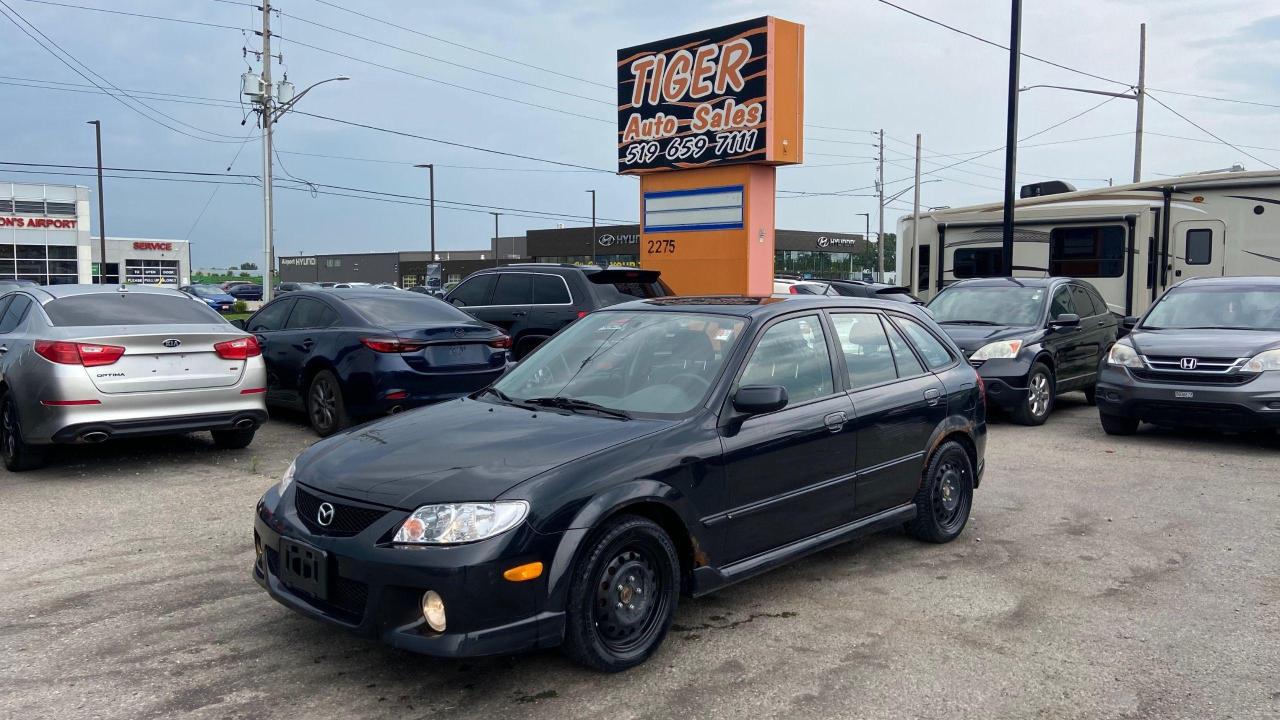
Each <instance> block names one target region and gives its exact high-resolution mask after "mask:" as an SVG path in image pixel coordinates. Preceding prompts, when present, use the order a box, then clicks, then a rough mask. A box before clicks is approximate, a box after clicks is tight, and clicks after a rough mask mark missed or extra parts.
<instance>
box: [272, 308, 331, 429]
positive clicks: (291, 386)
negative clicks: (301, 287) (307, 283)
mask: <svg viewBox="0 0 1280 720" xmlns="http://www.w3.org/2000/svg"><path fill="white" fill-rule="evenodd" d="M337 322H338V313H337V312H336V311H335V310H333V308H331V307H329V305H328V303H326V302H324V301H321V300H318V299H316V298H307V297H300V298H297V300H295V302H294V305H293V310H292V311H291V312H290V313H289V318H288V319H287V320H286V321H285V324H284V327H283V328H282V329H281V330H280V331H279V332H277V333H276V334H275V337H274V338H273V339H272V341H273V344H274V345H273V348H272V349H273V350H274V351H275V356H274V357H275V373H276V379H277V381H278V383H279V386H280V387H279V389H280V398H281V400H282V401H283V402H288V403H291V404H297V405H300V404H301V403H302V401H303V398H304V397H305V395H304V393H305V392H306V388H304V387H302V380H303V377H304V375H305V373H304V371H305V369H306V367H307V364H308V362H309V361H310V360H311V357H312V355H313V354H314V353H315V352H317V351H323V350H324V349H325V348H327V347H328V344H327V343H326V342H325V340H326V337H327V336H328V335H329V334H331V333H332V332H333V331H332V330H330V329H329V328H330V327H331V326H333V325H334V324H336V323H337Z"/></svg>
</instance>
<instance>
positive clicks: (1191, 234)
mask: <svg viewBox="0 0 1280 720" xmlns="http://www.w3.org/2000/svg"><path fill="white" fill-rule="evenodd" d="M1211 262H1213V231H1212V230H1209V229H1207V228H1201V229H1199V230H1188V231H1187V264H1188V265H1208V264H1209V263H1211Z"/></svg>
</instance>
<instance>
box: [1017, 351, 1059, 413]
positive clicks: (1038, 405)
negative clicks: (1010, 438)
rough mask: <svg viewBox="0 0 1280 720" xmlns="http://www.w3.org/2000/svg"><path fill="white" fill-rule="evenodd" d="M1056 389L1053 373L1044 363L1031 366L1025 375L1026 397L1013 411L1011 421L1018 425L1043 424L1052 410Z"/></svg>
mask: <svg viewBox="0 0 1280 720" xmlns="http://www.w3.org/2000/svg"><path fill="white" fill-rule="evenodd" d="M1056 392H1057V391H1056V390H1055V389H1054V387H1053V373H1052V372H1050V371H1049V368H1048V367H1047V366H1046V365H1045V364H1044V363H1036V364H1035V365H1032V366H1031V374H1029V375H1027V398H1026V400H1024V401H1023V402H1022V404H1021V405H1019V406H1018V407H1017V408H1016V409H1015V410H1014V411H1013V421H1014V422H1016V423H1018V424H1019V425H1043V424H1044V421H1045V420H1048V419H1049V413H1050V412H1052V411H1053V400H1054V395H1055V394H1056Z"/></svg>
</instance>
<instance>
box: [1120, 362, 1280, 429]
mask: <svg viewBox="0 0 1280 720" xmlns="http://www.w3.org/2000/svg"><path fill="white" fill-rule="evenodd" d="M1188 394H1189V396H1188ZM1097 398H1098V412H1100V413H1103V414H1105V415H1115V416H1119V417H1127V418H1133V419H1136V420H1141V421H1143V422H1149V423H1152V424H1156V425H1173V426H1184V427H1204V428H1219V429H1226V430H1265V429H1272V428H1280V373H1277V372H1266V373H1262V374H1261V375H1260V376H1258V377H1257V378H1255V379H1254V380H1251V381H1249V382H1246V383H1243V384H1239V385H1226V384H1224V385H1215V384H1206V383H1194V384H1193V383H1172V382H1157V381H1149V380H1140V379H1138V378H1135V377H1134V376H1133V375H1132V374H1131V373H1130V372H1129V371H1128V370H1127V369H1125V368H1121V367H1116V366H1114V365H1106V364H1104V365H1103V367H1102V370H1101V372H1100V373H1099V375H1098V391H1097Z"/></svg>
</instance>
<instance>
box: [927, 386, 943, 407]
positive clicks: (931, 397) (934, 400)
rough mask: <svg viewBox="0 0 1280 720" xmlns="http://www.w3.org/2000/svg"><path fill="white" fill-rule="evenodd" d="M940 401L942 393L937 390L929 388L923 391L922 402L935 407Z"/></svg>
mask: <svg viewBox="0 0 1280 720" xmlns="http://www.w3.org/2000/svg"><path fill="white" fill-rule="evenodd" d="M941 399H942V391H941V390H939V389H937V388H929V389H928V390H925V391H924V400H925V402H927V403H929V404H930V405H937V404H938V400H941Z"/></svg>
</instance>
